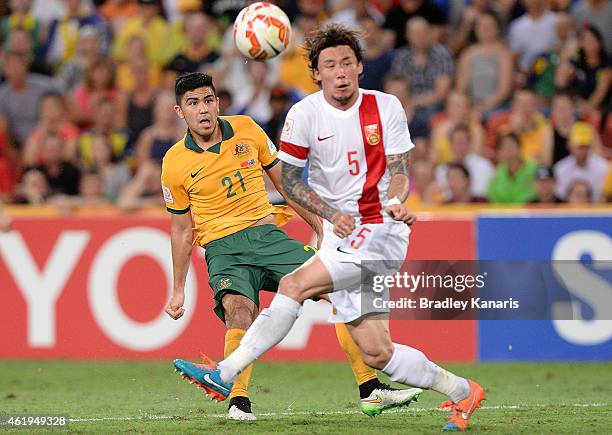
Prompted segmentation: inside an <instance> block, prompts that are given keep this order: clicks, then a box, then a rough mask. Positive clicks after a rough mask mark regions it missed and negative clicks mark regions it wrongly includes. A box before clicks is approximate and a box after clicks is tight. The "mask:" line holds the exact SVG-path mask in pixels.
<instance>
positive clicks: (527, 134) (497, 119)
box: [487, 88, 553, 166]
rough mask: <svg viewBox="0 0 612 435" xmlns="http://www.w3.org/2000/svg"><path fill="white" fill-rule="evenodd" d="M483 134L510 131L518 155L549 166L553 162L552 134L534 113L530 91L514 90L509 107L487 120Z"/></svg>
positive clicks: (535, 100) (533, 94)
mask: <svg viewBox="0 0 612 435" xmlns="http://www.w3.org/2000/svg"><path fill="white" fill-rule="evenodd" d="M487 124H488V126H487V130H488V132H487V135H488V137H489V143H490V140H491V137H493V138H494V137H495V136H496V135H498V134H500V133H502V134H503V133H508V132H512V133H514V134H515V135H517V136H518V137H519V139H520V144H521V152H522V154H523V157H524V158H526V159H533V160H536V161H537V162H538V163H539V164H541V165H544V166H550V165H551V164H552V161H553V132H552V128H551V126H550V123H549V122H548V120H547V119H546V118H545V117H544V116H543V115H542V114H541V113H539V112H538V103H537V96H536V94H535V92H534V91H533V90H532V89H527V88H524V89H520V90H517V91H515V93H514V97H513V100H512V108H511V109H510V111H509V112H504V113H500V114H497V115H494V116H491V118H490V119H489V121H488V123H487Z"/></svg>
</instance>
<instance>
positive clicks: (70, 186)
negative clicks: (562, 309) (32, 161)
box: [32, 133, 81, 195]
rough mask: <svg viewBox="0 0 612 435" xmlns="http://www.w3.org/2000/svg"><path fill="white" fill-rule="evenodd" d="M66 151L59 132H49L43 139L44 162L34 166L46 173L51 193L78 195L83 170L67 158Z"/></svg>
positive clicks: (42, 152)
mask: <svg viewBox="0 0 612 435" xmlns="http://www.w3.org/2000/svg"><path fill="white" fill-rule="evenodd" d="M65 152H66V151H65V150H64V142H63V141H62V137H61V136H60V135H59V134H57V133H55V134H47V135H46V136H45V138H44V140H43V141H42V149H41V154H42V159H41V160H42V162H43V163H41V164H39V165H35V166H33V167H32V169H36V170H38V171H40V172H42V173H43V174H44V176H45V178H46V179H47V183H48V184H49V190H50V194H51V195H57V194H64V195H76V194H77V193H78V191H79V182H80V180H81V171H80V170H79V168H77V167H76V166H75V165H73V164H72V163H71V162H70V161H68V160H66V158H65V157H64V156H65Z"/></svg>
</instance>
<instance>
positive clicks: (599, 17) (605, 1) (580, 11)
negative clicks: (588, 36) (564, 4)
mask: <svg viewBox="0 0 612 435" xmlns="http://www.w3.org/2000/svg"><path fill="white" fill-rule="evenodd" d="M572 17H573V18H574V22H575V23H576V27H577V28H581V27H582V26H584V25H585V24H586V23H590V24H591V25H593V26H594V27H596V28H597V30H599V33H600V34H602V35H603V36H604V38H603V39H604V41H605V47H606V52H607V53H608V56H612V26H611V25H610V23H612V2H611V1H610V0H579V1H578V2H577V4H576V5H575V7H574V8H573V9H572Z"/></svg>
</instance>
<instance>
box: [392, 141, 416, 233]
mask: <svg viewBox="0 0 612 435" xmlns="http://www.w3.org/2000/svg"><path fill="white" fill-rule="evenodd" d="M409 165H410V151H406V152H404V153H401V154H391V155H388V156H387V169H388V170H389V173H390V174H391V181H390V182H389V189H387V198H389V199H388V200H387V203H386V204H385V211H386V212H387V213H389V215H391V217H392V218H393V219H395V220H396V221H402V222H405V223H406V224H408V225H412V224H413V223H415V222H416V216H415V215H414V213H412V212H410V210H408V208H407V207H406V205H405V204H404V201H406V198H408V193H409V190H410V178H409V175H408V167H409Z"/></svg>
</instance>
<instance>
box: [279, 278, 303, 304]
mask: <svg viewBox="0 0 612 435" xmlns="http://www.w3.org/2000/svg"><path fill="white" fill-rule="evenodd" d="M304 290H305V289H304V288H303V285H302V280H301V279H300V273H299V272H293V273H290V274H289V275H285V276H283V277H282V278H281V280H280V282H279V283H278V293H279V294H282V295H285V296H288V297H290V298H291V299H293V300H295V301H298V302H299V303H300V304H301V303H303V302H304V301H305V300H306V299H308V296H305V292H304Z"/></svg>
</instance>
